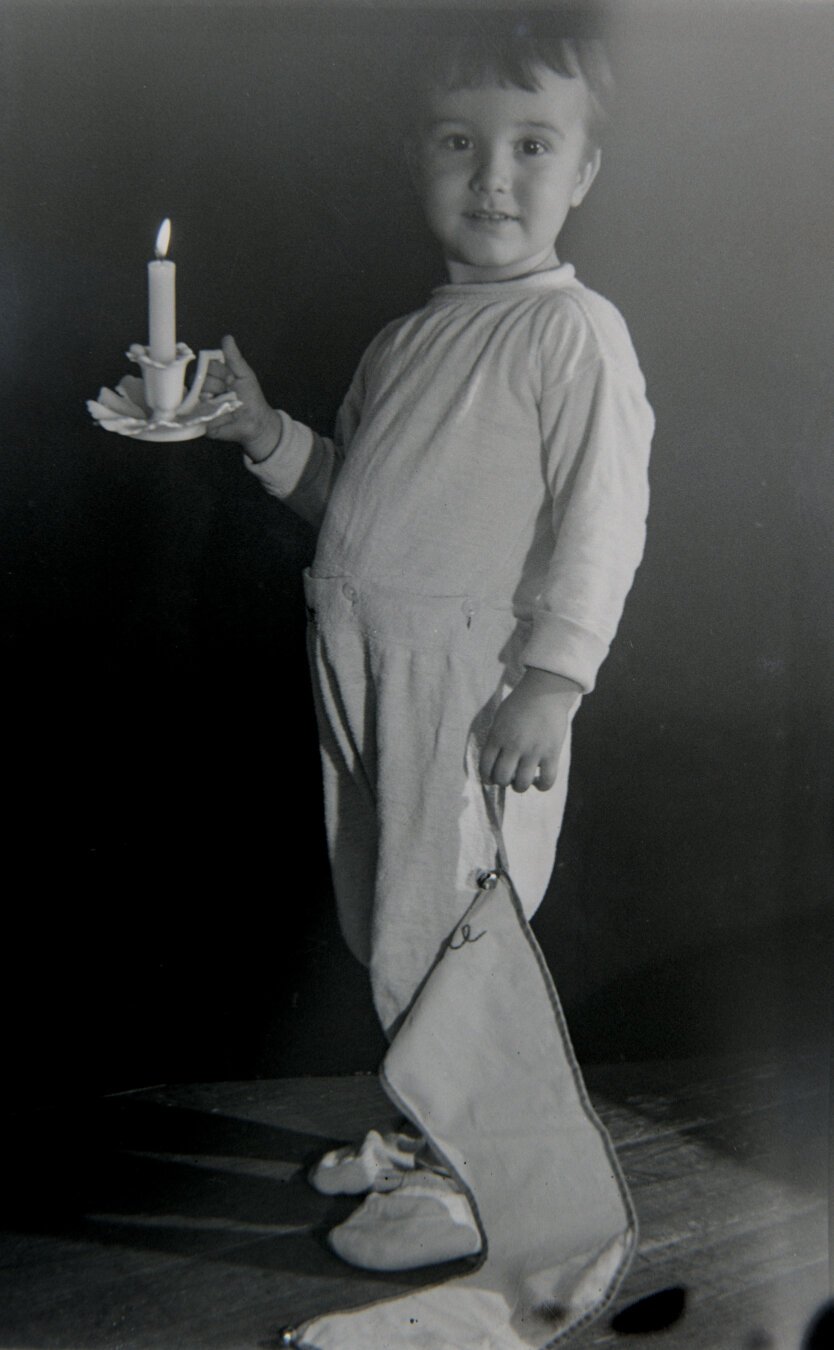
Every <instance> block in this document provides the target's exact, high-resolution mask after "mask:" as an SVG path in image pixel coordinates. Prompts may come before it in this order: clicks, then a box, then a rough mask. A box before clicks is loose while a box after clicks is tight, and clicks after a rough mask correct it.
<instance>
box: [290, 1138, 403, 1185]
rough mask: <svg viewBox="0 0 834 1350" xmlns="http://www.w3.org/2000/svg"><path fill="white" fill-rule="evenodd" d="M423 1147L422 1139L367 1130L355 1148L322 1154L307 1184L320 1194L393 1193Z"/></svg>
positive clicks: (338, 1149) (347, 1147) (349, 1147)
mask: <svg viewBox="0 0 834 1350" xmlns="http://www.w3.org/2000/svg"><path fill="white" fill-rule="evenodd" d="M424 1144H425V1140H424V1139H421V1138H419V1137H416V1136H413V1135H409V1134H396V1133H392V1134H385V1135H382V1134H380V1133H379V1131H378V1130H369V1131H368V1133H367V1134H366V1135H365V1138H364V1139H363V1141H362V1143H361V1144H359V1145H358V1147H357V1146H356V1145H354V1144H345V1145H344V1146H343V1147H342V1148H334V1149H332V1150H331V1151H330V1153H325V1155H324V1157H323V1158H320V1159H319V1161H318V1162H317V1163H316V1165H315V1167H314V1168H313V1169H312V1171H311V1172H310V1174H309V1181H310V1185H311V1186H313V1187H314V1188H315V1189H316V1190H317V1191H320V1192H321V1194H322V1195H364V1194H365V1192H366V1191H393V1190H396V1188H397V1187H398V1186H399V1185H400V1183H401V1182H402V1179H403V1177H404V1176H406V1175H407V1174H408V1173H409V1172H412V1171H413V1170H414V1168H415V1167H416V1165H417V1154H418V1153H419V1151H420V1149H421V1148H423V1147H424Z"/></svg>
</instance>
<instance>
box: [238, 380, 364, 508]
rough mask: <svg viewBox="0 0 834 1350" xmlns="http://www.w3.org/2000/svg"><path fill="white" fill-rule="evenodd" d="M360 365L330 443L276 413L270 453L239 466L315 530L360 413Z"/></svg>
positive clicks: (244, 458) (300, 423) (282, 413)
mask: <svg viewBox="0 0 834 1350" xmlns="http://www.w3.org/2000/svg"><path fill="white" fill-rule="evenodd" d="M363 385H364V361H363V362H362V363H361V364H360V366H359V369H358V370H357V372H356V376H355V377H354V380H353V383H352V384H351V387H350V389H349V390H348V393H347V396H346V398H345V400H344V402H343V404H342V406H341V408H340V409H339V412H338V414H337V417H336V427H335V432H334V436H333V438H332V440H331V439H330V438H329V437H327V436H320V435H319V434H318V433H317V432H315V431H313V430H312V429H311V428H310V427H307V426H305V425H304V424H303V423H302V422H296V421H294V420H293V418H292V417H289V416H288V414H287V413H285V412H281V411H279V414H278V415H279V417H280V419H281V435H280V439H279V441H278V444H277V445H276V447H275V449H274V450H273V452H272V454H271V455H269V456H268V457H267V458H266V459H264V460H261V461H260V463H258V464H255V463H253V461H252V460H250V459H248V458H247V457H246V455H244V457H243V462H244V464H245V465H246V467H247V469H249V471H250V473H253V474H254V475H255V477H256V478H257V479H258V480H259V481H260V482H261V483H262V484H263V486H264V488H265V489H266V491H267V492H268V493H270V495H271V496H273V497H278V498H280V500H281V501H283V502H285V503H286V505H287V506H289V507H291V508H292V510H293V511H295V512H296V514H297V515H299V516H301V517H302V518H303V519H304V520H306V521H308V522H309V523H310V524H311V525H313V526H314V527H315V528H316V529H318V528H319V526H320V525H321V522H322V519H323V517H324V512H325V509H326V507H327V503H328V501H329V500H330V493H331V492H332V490H333V484H334V483H335V481H336V478H337V476H338V473H339V470H340V469H341V467H342V463H343V461H344V457H345V453H346V451H347V449H348V447H349V445H350V442H351V439H352V437H353V434H354V432H355V430H356V427H357V426H358V424H359V418H360V415H361V410H362V393H363Z"/></svg>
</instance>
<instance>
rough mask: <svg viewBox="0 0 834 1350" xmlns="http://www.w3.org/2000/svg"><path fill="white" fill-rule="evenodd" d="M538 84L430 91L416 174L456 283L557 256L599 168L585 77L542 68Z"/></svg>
mask: <svg viewBox="0 0 834 1350" xmlns="http://www.w3.org/2000/svg"><path fill="white" fill-rule="evenodd" d="M536 73H537V78H538V82H539V88H537V89H535V90H533V91H532V92H528V91H527V90H526V89H516V88H514V87H510V88H506V89H505V88H502V87H501V86H499V85H492V84H490V85H484V86H482V87H479V88H475V89H455V90H452V91H451V92H445V91H442V90H439V91H437V92H436V93H434V94H432V95H430V97H429V102H428V108H427V116H426V119H425V123H424V127H423V130H422V133H421V135H420V138H419V143H418V146H417V155H416V165H415V167H416V176H417V180H418V183H419V185H420V188H421V191H422V195H423V204H424V207H425V211H426V216H427V219H428V223H429V226H430V228H431V229H432V231H433V232H434V234H435V236H436V237H437V239H438V240H439V241H440V243H441V244H442V246H443V249H444V251H445V254H446V258H447V260H448V261H449V263H450V264H452V267H451V269H450V270H451V271H452V275H453V277H454V278H455V279H457V280H467V279H472V280H482V281H486V280H499V279H501V278H504V277H510V276H515V275H520V274H521V273H523V272H528V271H531V270H535V268H536V267H540V266H544V265H547V263H548V262H550V261H553V260H555V242H556V238H557V236H558V234H559V231H560V230H561V228H562V226H563V224H564V222H565V217H566V216H567V214H568V211H569V210H570V208H571V207H572V206H578V205H579V203H580V202H581V201H582V199H583V197H584V196H585V194H586V192H587V191H588V189H589V187H590V186H591V183H592V182H593V180H594V178H595V176H596V172H597V169H598V168H599V151H595V152H591V153H590V154H589V152H588V149H587V144H586V133H585V127H586V118H587V112H588V92H587V89H586V87H585V85H584V83H583V81H582V80H581V79H578V78H569V77H567V76H564V75H557V74H556V72H555V71H552V70H550V69H548V68H547V67H544V66H542V67H541V68H540V69H539V70H538V71H537V72H536Z"/></svg>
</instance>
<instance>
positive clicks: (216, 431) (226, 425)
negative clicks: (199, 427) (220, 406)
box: [206, 412, 242, 441]
mask: <svg viewBox="0 0 834 1350" xmlns="http://www.w3.org/2000/svg"><path fill="white" fill-rule="evenodd" d="M206 435H207V436H208V437H209V438H210V439H211V440H214V441H239V440H241V439H242V437H241V428H240V426H239V425H238V424H237V422H236V419H235V415H234V413H233V412H227V413H221V415H220V416H219V417H215V418H214V420H213V421H212V422H210V423H209V424H208V426H207V427H206Z"/></svg>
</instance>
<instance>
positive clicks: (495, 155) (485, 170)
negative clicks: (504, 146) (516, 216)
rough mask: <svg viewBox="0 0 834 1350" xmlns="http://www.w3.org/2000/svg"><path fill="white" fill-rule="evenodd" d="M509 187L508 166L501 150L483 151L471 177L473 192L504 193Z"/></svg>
mask: <svg viewBox="0 0 834 1350" xmlns="http://www.w3.org/2000/svg"><path fill="white" fill-rule="evenodd" d="M509 186H510V166H509V164H508V162H507V157H506V156H505V155H504V154H503V153H502V151H501V150H498V149H494V150H485V151H484V152H483V153H482V154H481V155H480V156H479V158H478V162H477V164H476V166H475V172H474V173H473V175H472V188H473V190H474V191H475V192H506V191H507V190H508V189H509Z"/></svg>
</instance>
